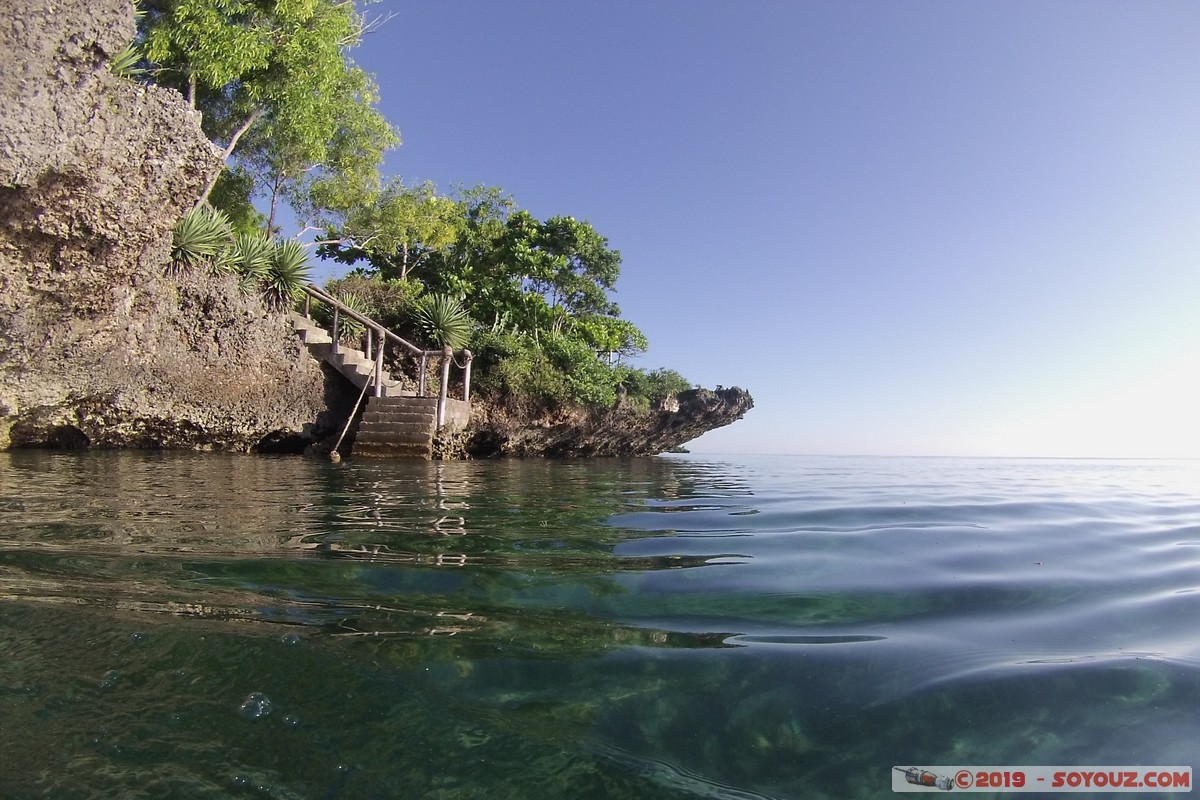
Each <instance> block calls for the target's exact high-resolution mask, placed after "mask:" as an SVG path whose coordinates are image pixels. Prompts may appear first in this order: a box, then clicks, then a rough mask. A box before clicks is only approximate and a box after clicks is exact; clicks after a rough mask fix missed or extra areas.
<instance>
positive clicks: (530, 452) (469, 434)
mask: <svg viewBox="0 0 1200 800" xmlns="http://www.w3.org/2000/svg"><path fill="white" fill-rule="evenodd" d="M753 406H754V400H753V399H752V398H751V397H750V393H749V392H747V391H746V390H745V389H739V388H737V387H733V388H731V389H718V390H716V391H711V390H709V389H691V390H689V391H686V392H683V393H681V394H680V395H678V396H677V397H672V398H668V399H667V400H666V401H663V402H659V403H657V404H656V405H655V407H654V408H649V409H646V408H639V407H637V406H634V405H631V404H627V403H621V402H619V403H618V404H617V406H616V407H615V408H611V409H587V408H582V407H574V408H567V409H558V410H554V411H542V412H535V413H531V412H530V411H528V410H520V411H517V410H513V409H509V408H506V407H504V406H502V405H497V404H494V403H487V402H483V403H476V404H475V410H474V413H473V419H472V422H471V425H470V427H469V428H468V429H467V431H466V433H465V435H464V436H463V448H464V449H465V450H466V452H467V453H469V454H470V455H472V456H475V457H491V456H550V457H555V458H559V457H573V456H640V455H652V454H654V453H662V452H665V451H668V450H672V449H674V448H676V447H679V446H680V445H682V444H684V443H685V442H689V441H691V440H692V439H695V438H696V437H697V436H700V435H701V434H703V433H706V432H707V431H710V430H713V429H715V428H720V427H724V426H725V425H729V424H731V423H733V422H736V421H737V420H739V419H741V418H742V417H743V416H744V415H745V413H746V412H747V411H749V410H750V409H751V408H753Z"/></svg>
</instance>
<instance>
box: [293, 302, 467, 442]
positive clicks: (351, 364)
mask: <svg viewBox="0 0 1200 800" xmlns="http://www.w3.org/2000/svg"><path fill="white" fill-rule="evenodd" d="M363 319H364V320H365V318H363ZM288 320H289V322H290V323H291V325H292V328H294V329H295V331H296V333H297V334H299V336H300V340H301V341H303V342H304V344H305V346H306V347H307V348H308V351H309V352H310V353H311V354H312V355H313V357H314V358H316V359H318V360H320V361H324V362H325V363H327V364H329V365H330V366H332V367H333V368H334V369H336V370H337V371H338V372H340V373H341V374H342V375H344V376H345V377H346V379H347V380H349V381H350V382H351V383H352V384H354V385H355V386H357V387H358V388H359V389H362V388H363V387H373V384H374V378H375V363H374V361H372V359H371V357H370V356H369V355H368V354H366V353H364V352H363V351H362V350H356V349H354V348H351V347H347V346H345V345H339V346H338V347H337V349H336V352H335V349H334V346H333V339H332V338H331V336H330V335H329V332H328V331H326V330H325V329H324V328H322V327H321V326H319V325H318V324H317V323H315V322H313V321H312V320H311V319H309V318H308V317H306V316H303V315H301V314H295V313H293V314H289V315H288ZM372 324H375V323H372ZM378 330H379V331H380V333H378V334H377V338H376V342H377V343H378V342H379V341H381V340H382V337H383V333H385V332H386V331H385V330H384V329H383V328H379V329H378ZM409 347H410V349H411V345H409ZM417 354H418V355H422V358H423V357H424V356H426V355H428V356H440V355H441V353H439V352H430V351H420V350H418V351H417ZM466 357H467V361H468V366H469V361H470V353H469V351H468V352H467V356H466ZM468 372H469V369H468ZM464 381H467V382H469V381H468V379H464ZM380 387H381V388H380V390H379V395H378V396H376V395H375V391H374V389H373V388H369V389H368V390H367V391H368V392H369V393H370V394H371V397H370V399H369V400H368V401H367V408H366V410H365V411H364V412H363V414H362V419H361V420H360V421H359V425H358V433H357V434H356V436H355V438H354V446H353V448H352V450H351V454H352V455H353V456H354V457H356V458H357V457H360V456H361V457H363V458H420V459H425V460H429V459H432V458H433V441H434V439H435V438H436V437H437V435H438V433H439V429H438V420H437V417H438V398H436V397H417V396H416V393H415V392H413V391H410V390H406V389H401V388H400V382H399V381H396V380H393V379H392V377H391V376H390V375H389V374H388V373H387V372H386V371H384V372H383V374H382V380H381V382H380ZM465 394H466V393H465V391H464V395H465ZM441 402H442V403H444V420H443V424H442V427H441V432H442V433H454V432H457V431H461V430H462V429H463V428H465V427H466V426H467V424H468V423H469V422H470V420H471V404H470V403H469V402H467V401H465V400H455V399H454V398H451V397H445V398H443V400H442V401H441Z"/></svg>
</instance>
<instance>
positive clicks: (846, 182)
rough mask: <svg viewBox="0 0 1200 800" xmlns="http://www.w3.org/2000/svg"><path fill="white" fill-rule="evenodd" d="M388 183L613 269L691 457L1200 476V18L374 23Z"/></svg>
mask: <svg viewBox="0 0 1200 800" xmlns="http://www.w3.org/2000/svg"><path fill="white" fill-rule="evenodd" d="M369 10H370V11H371V12H372V13H376V12H383V13H394V15H395V16H394V17H393V18H391V19H390V20H389V21H388V22H387V23H386V24H385V25H384V26H383V27H382V28H381V29H380V30H379V31H378V32H376V33H373V34H371V35H369V36H368V37H367V38H366V39H365V40H364V43H363V44H362V45H361V46H360V47H358V48H357V49H355V50H354V51H353V53H352V57H353V58H354V60H355V61H356V62H357V63H358V64H360V65H361V66H363V67H364V68H365V69H367V70H368V71H369V72H371V73H373V74H374V75H375V77H376V79H377V81H378V83H379V86H380V91H381V95H382V99H381V104H380V105H381V109H382V110H383V112H384V113H385V115H386V116H387V117H388V119H389V120H390V121H391V122H392V123H393V124H395V125H396V126H397V127H398V128H399V130H400V133H401V136H402V138H403V140H404V144H403V146H402V147H400V148H399V149H397V150H396V151H395V152H393V153H391V154H390V156H389V158H388V162H387V167H386V169H387V172H388V173H389V174H392V175H398V176H400V177H402V178H404V179H405V180H406V181H409V182H417V181H424V180H430V181H433V182H435V183H436V184H437V185H438V186H439V187H441V188H442V189H444V190H449V189H451V188H452V187H453V186H455V185H475V184H481V183H482V184H488V185H497V186H501V187H503V188H504V189H505V190H506V191H507V192H508V193H510V194H511V195H513V196H514V197H515V199H516V201H517V202H518V204H519V205H521V206H522V207H524V208H527V209H529V210H530V211H531V212H532V213H533V214H535V215H537V216H539V217H543V218H544V217H548V216H553V215H556V214H569V215H572V216H575V217H578V218H581V219H586V220H588V221H590V222H591V223H592V224H593V225H594V226H595V227H596V229H597V230H598V231H600V233H602V234H603V235H605V236H606V237H608V239H609V243H610V245H612V246H613V247H615V248H617V249H619V250H620V251H621V253H622V255H623V259H624V260H623V267H622V277H621V279H620V282H619V283H618V292H617V295H616V299H617V301H618V302H619V303H620V305H621V308H622V311H623V314H624V316H625V317H627V318H628V319H630V320H632V321H633V322H634V323H635V324H637V325H638V326H639V327H641V328H642V329H643V330H644V331H645V332H646V334H647V335H648V337H649V339H650V344H651V347H650V351H649V352H648V353H647V355H646V357H645V358H643V359H642V361H641V363H642V364H643V365H644V366H648V367H657V366H670V367H673V368H675V369H678V370H679V371H680V372H682V373H683V374H684V375H685V376H687V377H688V378H689V379H690V380H692V381H693V382H696V383H699V384H703V385H705V386H715V385H718V384H721V385H725V386H731V385H737V386H742V387H745V388H747V389H749V390H750V391H751V393H752V394H753V395H754V398H755V408H754V410H752V411H751V412H750V413H749V414H748V415H747V416H746V418H745V419H744V420H742V421H741V422H738V423H736V424H734V425H733V426H730V427H728V428H725V429H721V430H718V431H714V432H712V433H709V434H707V435H705V436H704V437H702V438H701V439H699V440H697V441H696V442H694V443H692V445H691V448H692V450H693V451H694V452H732V453H770V452H780V453H825V454H895V455H1012V456H1128V457H1138V456H1152V457H1154V456H1168V457H1169V456H1184V457H1200V422H1198V421H1197V419H1198V416H1197V412H1198V410H1200V47H1198V46H1197V42H1200V4H1197V3H1193V2H1122V3H1115V2H1103V0H1100V1H1099V2H1097V1H1094V0H1093V1H1090V2H1042V1H1041V0H1038V1H1037V2H1022V1H1021V0H1014V1H1012V2H971V3H962V2H950V1H949V0H946V1H941V2H939V1H937V0H931V1H930V2H882V1H880V2H841V1H839V2H832V1H830V2H799V0H796V1H795V2H793V1H791V0H789V1H788V2H783V1H782V0H780V1H778V2H774V1H771V0H755V1H752V2H740V1H739V2H733V0H693V1H690V2H677V1H674V0H655V1H654V2H645V1H644V0H639V1H638V2H619V1H618V2H604V3H594V4H591V3H563V2H549V1H547V2H521V1H520V0H517V1H516V2H504V3H496V2H484V1H483V0H476V1H472V2H464V1H463V0H445V1H444V2H436V3H434V2H395V1H394V0H387V1H386V2H383V3H380V4H377V5H375V6H371V7H370V8H369Z"/></svg>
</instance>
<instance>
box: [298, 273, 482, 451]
mask: <svg viewBox="0 0 1200 800" xmlns="http://www.w3.org/2000/svg"><path fill="white" fill-rule="evenodd" d="M302 288H303V290H304V316H305V318H306V319H312V314H311V305H310V304H311V301H312V300H313V299H316V300H319V301H320V302H322V303H325V304H326V305H328V306H330V307H332V308H333V331H332V333H333V352H334V353H337V352H338V322H339V320H338V317H339V316H340V315H342V314H345V315H346V316H348V317H350V319H353V320H355V321H357V322H359V323H361V324H362V325H363V326H364V327H365V328H366V329H367V343H366V344H367V347H366V352H367V355H368V356H370V355H371V350H372V349H373V347H372V342H371V334H372V332H374V333H375V335H376V336H378V344H379V347H378V348H377V352H376V355H375V356H374V358H373V360H374V362H375V371H374V375H373V376H372V379H373V382H374V384H375V396H376V397H379V396H381V395H382V394H383V380H382V378H383V351H384V347H385V346H386V342H388V341H392V342H395V343H396V344H398V345H400V346H401V347H403V348H405V349H406V350H408V352H410V353H411V354H412V355H414V356H420V357H421V373H420V377H419V379H418V384H417V396H418V397H425V372H426V364H427V363H428V358H429V356H438V357H440V358H441V359H442V369H441V376H442V380H441V386H440V387H439V389H438V410H437V423H438V427H439V428H440V427H442V425H444V424H445V422H446V390H447V384H448V383H449V382H450V365H451V363H455V359H454V355H455V353H454V351H453V350H451V349H450V348H449V347H444V348H442V349H441V350H424V349H422V348H420V347H417V346H416V345H415V344H413V343H412V342H410V341H408V340H407V339H404V338H403V337H401V336H397V335H396V334H395V333H392V332H391V331H390V330H388V329H387V328H385V327H383V326H382V325H380V324H379V323H378V322H376V321H375V320H373V319H371V318H370V317H368V316H366V315H365V314H361V313H359V312H358V311H355V310H354V309H353V308H350V306H348V305H346V304H345V303H343V302H342V301H341V300H338V299H337V298H336V297H334V296H333V295H331V294H329V293H328V292H326V291H325V290H323V289H321V288H320V287H318V286H317V285H316V284H312V283H310V284H308V285H307V286H304V287H302ZM458 352H459V353H461V354H462V356H463V365H462V367H461V369H462V372H463V398H462V399H463V400H464V401H466V402H470V400H471V360H472V354H471V351H470V350H467V349H466V348H463V349H462V350H460V351H458Z"/></svg>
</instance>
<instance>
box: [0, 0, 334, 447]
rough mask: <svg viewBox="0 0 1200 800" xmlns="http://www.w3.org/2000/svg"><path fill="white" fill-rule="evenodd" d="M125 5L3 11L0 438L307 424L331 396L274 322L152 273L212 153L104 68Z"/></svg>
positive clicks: (184, 443) (126, 34) (143, 441)
mask: <svg viewBox="0 0 1200 800" xmlns="http://www.w3.org/2000/svg"><path fill="white" fill-rule="evenodd" d="M132 11H133V9H132V6H131V4H130V3H129V2H128V0H13V1H10V2H7V3H5V4H4V6H3V8H2V9H0V108H2V109H3V111H2V112H0V448H4V447H6V446H14V447H19V446H37V445H60V446H87V445H91V446H100V447H127V446H132V447H182V448H203V449H210V448H219V449H233V450H249V449H254V448H260V447H270V446H272V445H274V444H278V443H280V442H282V441H287V440H298V439H304V438H307V437H310V436H311V435H313V434H315V433H319V432H320V431H319V429H320V428H321V427H322V423H323V421H324V420H325V419H326V418H327V417H329V413H328V411H327V407H328V405H330V404H332V405H335V406H337V405H340V404H343V403H344V398H342V397H341V396H340V394H339V392H338V391H337V388H336V386H337V385H336V384H332V383H331V385H333V386H334V387H335V388H334V389H331V390H329V391H330V392H332V394H333V395H335V396H333V397H329V398H327V397H326V394H327V389H326V375H325V374H324V373H323V372H322V370H321V368H320V367H319V366H318V365H317V363H316V362H315V361H313V360H312V359H311V358H310V357H309V356H308V355H307V354H306V353H304V352H303V351H302V350H301V347H300V345H299V344H298V342H297V341H296V338H295V336H294V335H293V334H291V333H290V331H289V330H288V329H287V326H286V324H285V323H284V320H283V318H282V317H281V316H280V315H279V314H277V313H273V312H270V311H268V310H266V309H264V308H263V306H262V304H261V303H260V302H259V301H258V300H257V299H253V298H247V297H244V296H242V295H241V294H239V293H238V291H237V290H236V287H235V285H234V283H233V279H232V278H217V277H211V276H207V275H191V276H173V275H166V274H164V268H165V266H166V265H167V263H168V261H169V250H170V240H171V233H170V231H171V228H172V226H173V225H174V224H175V222H176V220H177V219H178V218H179V217H180V216H181V215H182V214H183V212H184V211H185V210H187V208H189V207H190V206H191V204H192V203H193V202H194V200H195V198H196V197H198V196H199V194H200V191H201V189H202V187H203V186H204V184H205V183H206V181H207V180H208V178H209V177H210V176H211V175H212V174H213V172H214V171H215V170H217V169H219V168H220V159H219V157H218V154H217V152H216V150H215V148H214V147H213V146H212V145H211V144H210V143H209V141H208V140H207V139H206V138H205V136H204V135H203V134H202V133H201V131H200V127H199V119H198V117H197V115H196V113H195V112H194V111H193V110H192V109H191V108H190V107H189V106H188V105H187V104H186V103H185V102H184V100H183V98H182V97H180V96H179V95H178V94H177V93H175V92H173V91H170V90H167V89H162V88H159V87H154V86H144V85H139V84H136V83H134V82H131V81H128V80H123V79H120V78H118V77H116V76H114V75H113V74H112V73H111V72H110V71H109V70H108V69H107V67H106V64H107V62H108V61H109V59H110V58H111V57H112V56H113V55H114V54H116V53H118V52H120V51H121V50H122V49H123V48H124V47H125V45H127V44H128V43H129V42H130V41H131V40H132V38H133V35H134V25H133V16H132ZM330 422H333V420H332V418H330Z"/></svg>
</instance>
